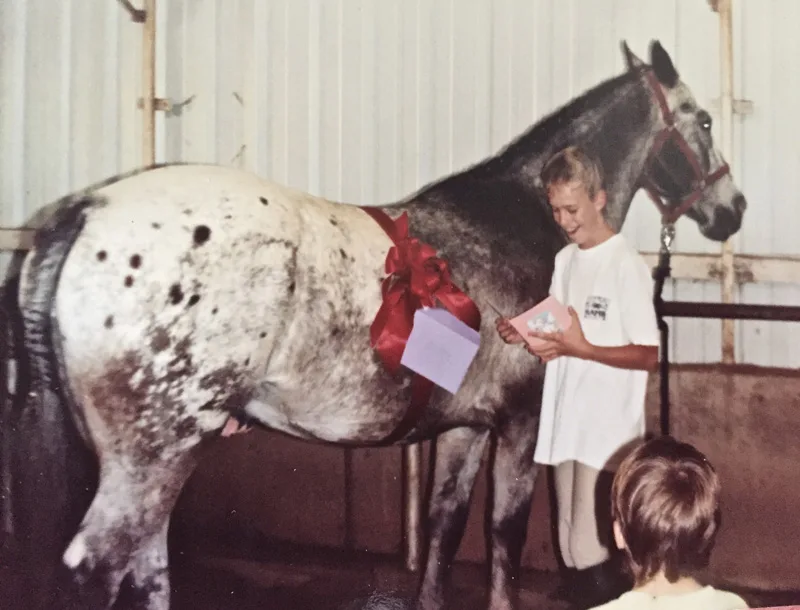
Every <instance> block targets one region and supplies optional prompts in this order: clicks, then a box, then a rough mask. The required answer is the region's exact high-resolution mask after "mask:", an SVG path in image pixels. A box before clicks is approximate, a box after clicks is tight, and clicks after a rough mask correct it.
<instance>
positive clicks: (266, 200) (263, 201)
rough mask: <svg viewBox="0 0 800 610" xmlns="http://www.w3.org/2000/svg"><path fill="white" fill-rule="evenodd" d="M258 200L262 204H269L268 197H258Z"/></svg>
mask: <svg viewBox="0 0 800 610" xmlns="http://www.w3.org/2000/svg"><path fill="white" fill-rule="evenodd" d="M258 200H259V201H260V202H261V203H263V204H264V205H269V199H267V198H266V197H259V198H258Z"/></svg>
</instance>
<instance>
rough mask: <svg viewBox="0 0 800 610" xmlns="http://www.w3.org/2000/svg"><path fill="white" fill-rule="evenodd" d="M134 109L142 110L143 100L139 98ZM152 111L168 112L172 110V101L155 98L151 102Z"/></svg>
mask: <svg viewBox="0 0 800 610" xmlns="http://www.w3.org/2000/svg"><path fill="white" fill-rule="evenodd" d="M136 107H137V108H138V109H139V110H141V109H142V108H144V99H143V98H141V97H140V98H139V99H138V100H137V101H136ZM153 109H154V110H160V111H162V112H170V111H171V110H172V100H169V99H166V98H163V97H157V98H155V99H154V100H153Z"/></svg>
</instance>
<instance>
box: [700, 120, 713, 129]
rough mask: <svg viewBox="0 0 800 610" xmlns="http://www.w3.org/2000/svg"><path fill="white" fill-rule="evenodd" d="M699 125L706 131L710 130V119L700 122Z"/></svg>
mask: <svg viewBox="0 0 800 610" xmlns="http://www.w3.org/2000/svg"><path fill="white" fill-rule="evenodd" d="M700 126H701V127H702V128H703V129H705V130H706V131H711V119H708V120H706V121H703V122H702V123H700Z"/></svg>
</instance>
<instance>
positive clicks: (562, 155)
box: [539, 146, 605, 199]
mask: <svg viewBox="0 0 800 610" xmlns="http://www.w3.org/2000/svg"><path fill="white" fill-rule="evenodd" d="M539 178H540V179H541V181H542V186H543V187H544V190H545V192H548V191H549V190H550V188H551V187H554V186H557V185H560V184H569V183H571V182H578V183H579V184H581V185H582V186H583V187H584V188H585V189H586V192H587V193H588V194H589V197H590V198H591V199H594V198H595V197H596V196H597V193H598V192H599V191H601V190H602V189H603V188H605V186H604V182H605V177H604V176H603V168H602V166H601V165H600V163H599V162H598V161H597V160H596V159H594V158H593V157H592V156H591V155H589V154H588V153H587V152H586V151H584V150H582V149H580V148H578V147H577V146H569V147H567V148H565V149H563V150H561V151H559V152H557V153H556V154H555V155H553V156H552V157H550V159H548V161H547V162H546V163H545V164H544V167H543V168H542V171H541V172H540V173H539Z"/></svg>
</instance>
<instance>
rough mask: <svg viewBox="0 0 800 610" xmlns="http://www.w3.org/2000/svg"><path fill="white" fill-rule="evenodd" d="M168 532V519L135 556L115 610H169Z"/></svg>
mask: <svg viewBox="0 0 800 610" xmlns="http://www.w3.org/2000/svg"><path fill="white" fill-rule="evenodd" d="M168 532H169V520H167V521H166V522H165V523H164V525H163V526H162V527H161V531H159V532H158V533H157V534H156V535H155V536H153V537H152V538H151V539H150V541H149V542H148V543H147V544H144V545H142V548H141V549H140V550H139V552H138V553H136V554H135V555H134V556H133V557H132V559H131V563H130V571H129V572H128V575H127V577H126V579H125V580H124V581H123V583H122V590H121V591H120V596H119V599H118V600H117V603H116V605H115V606H114V608H115V610H169V602H170V585H169V557H168V554H167V533H168Z"/></svg>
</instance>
